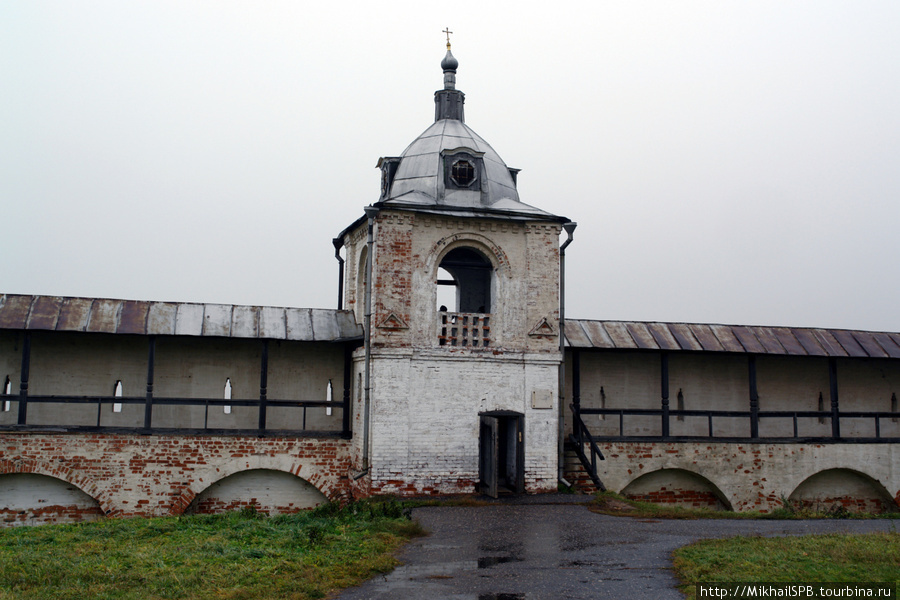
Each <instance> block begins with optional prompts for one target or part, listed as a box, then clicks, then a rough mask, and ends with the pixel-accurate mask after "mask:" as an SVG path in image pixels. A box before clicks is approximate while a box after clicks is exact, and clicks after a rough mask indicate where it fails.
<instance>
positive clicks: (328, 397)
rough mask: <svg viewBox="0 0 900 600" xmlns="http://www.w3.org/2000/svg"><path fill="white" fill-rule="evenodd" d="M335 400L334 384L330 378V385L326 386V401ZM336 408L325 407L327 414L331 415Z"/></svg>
mask: <svg viewBox="0 0 900 600" xmlns="http://www.w3.org/2000/svg"><path fill="white" fill-rule="evenodd" d="M332 400H334V386H332V385H331V380H330V379H329V380H328V387H326V388H325V402H331V401H332ZM333 410H334V409H333V408H331V407H330V406H326V407H325V416H327V417H330V416H331V413H332V411H333Z"/></svg>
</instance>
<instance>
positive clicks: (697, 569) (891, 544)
mask: <svg viewBox="0 0 900 600" xmlns="http://www.w3.org/2000/svg"><path fill="white" fill-rule="evenodd" d="M673 557H674V567H675V574H676V575H677V576H678V578H679V579H680V580H681V581H682V582H683V583H682V585H681V586H680V587H681V590H682V591H683V592H684V593H685V594H686V595H687V597H688V598H694V597H695V591H696V588H695V584H697V583H715V582H734V583H754V582H789V581H790V582H803V583H825V582H846V583H861V582H893V583H894V585H895V586H896V585H897V583H898V582H900V534H897V533H870V534H860V535H850V534H827V535H808V536H802V537H777V538H762V537H735V538H730V539H723V540H703V541H700V542H696V543H694V544H691V545H689V546H685V547H683V548H679V549H678V550H676V551H675V552H674V553H673Z"/></svg>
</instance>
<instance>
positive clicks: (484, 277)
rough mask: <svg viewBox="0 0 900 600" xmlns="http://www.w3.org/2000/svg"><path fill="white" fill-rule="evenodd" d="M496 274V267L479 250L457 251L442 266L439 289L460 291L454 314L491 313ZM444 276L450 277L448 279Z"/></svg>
mask: <svg viewBox="0 0 900 600" xmlns="http://www.w3.org/2000/svg"><path fill="white" fill-rule="evenodd" d="M493 272H494V265H493V264H491V261H489V260H488V259H487V257H485V256H484V254H482V253H481V252H479V251H478V250H475V249H473V248H455V249H453V250H451V251H450V252H448V253H447V255H446V256H445V257H444V259H443V260H442V261H441V264H440V265H438V278H437V281H436V283H437V284H438V286H439V287H440V286H449V287H451V288H452V289H454V291H455V292H456V293H455V302H453V305H455V306H456V311H454V312H461V313H490V312H491V278H492V275H493ZM443 273H446V274H447V275H449V276H450V277H449V278H446V276H445V275H443ZM441 304H443V303H441ZM448 306H449V304H448Z"/></svg>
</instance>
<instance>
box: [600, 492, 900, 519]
mask: <svg viewBox="0 0 900 600" xmlns="http://www.w3.org/2000/svg"><path fill="white" fill-rule="evenodd" d="M588 508H589V509H590V510H591V511H593V512H596V513H599V514H603V515H614V516H628V517H635V518H643V519H776V520H777V519H900V513H879V514H872V513H852V512H850V511H848V510H846V509H844V508H843V507H835V506H822V507H809V506H801V505H799V504H796V503H793V502H791V501H789V500H787V499H784V498H782V507H781V508H777V509H775V510H774V511H772V512H770V513H761V512H757V511H743V512H733V511H727V510H712V509H709V508H686V507H683V506H672V505H664V504H653V503H652V502H641V501H638V500H630V499H628V498H625V497H623V496H620V495H619V494H616V493H615V492H609V491H607V492H600V493H598V494H596V495H595V498H594V500H593V501H592V502H591V504H590V505H588Z"/></svg>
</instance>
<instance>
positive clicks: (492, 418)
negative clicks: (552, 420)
mask: <svg viewBox="0 0 900 600" xmlns="http://www.w3.org/2000/svg"><path fill="white" fill-rule="evenodd" d="M479 418H480V420H481V425H480V429H479V435H478V491H480V492H481V493H482V494H486V495H488V496H490V497H492V498H497V497H499V496H500V495H501V494H523V493H525V415H523V414H521V413H517V412H513V411H507V410H498V411H492V412H486V413H480V414H479Z"/></svg>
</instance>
